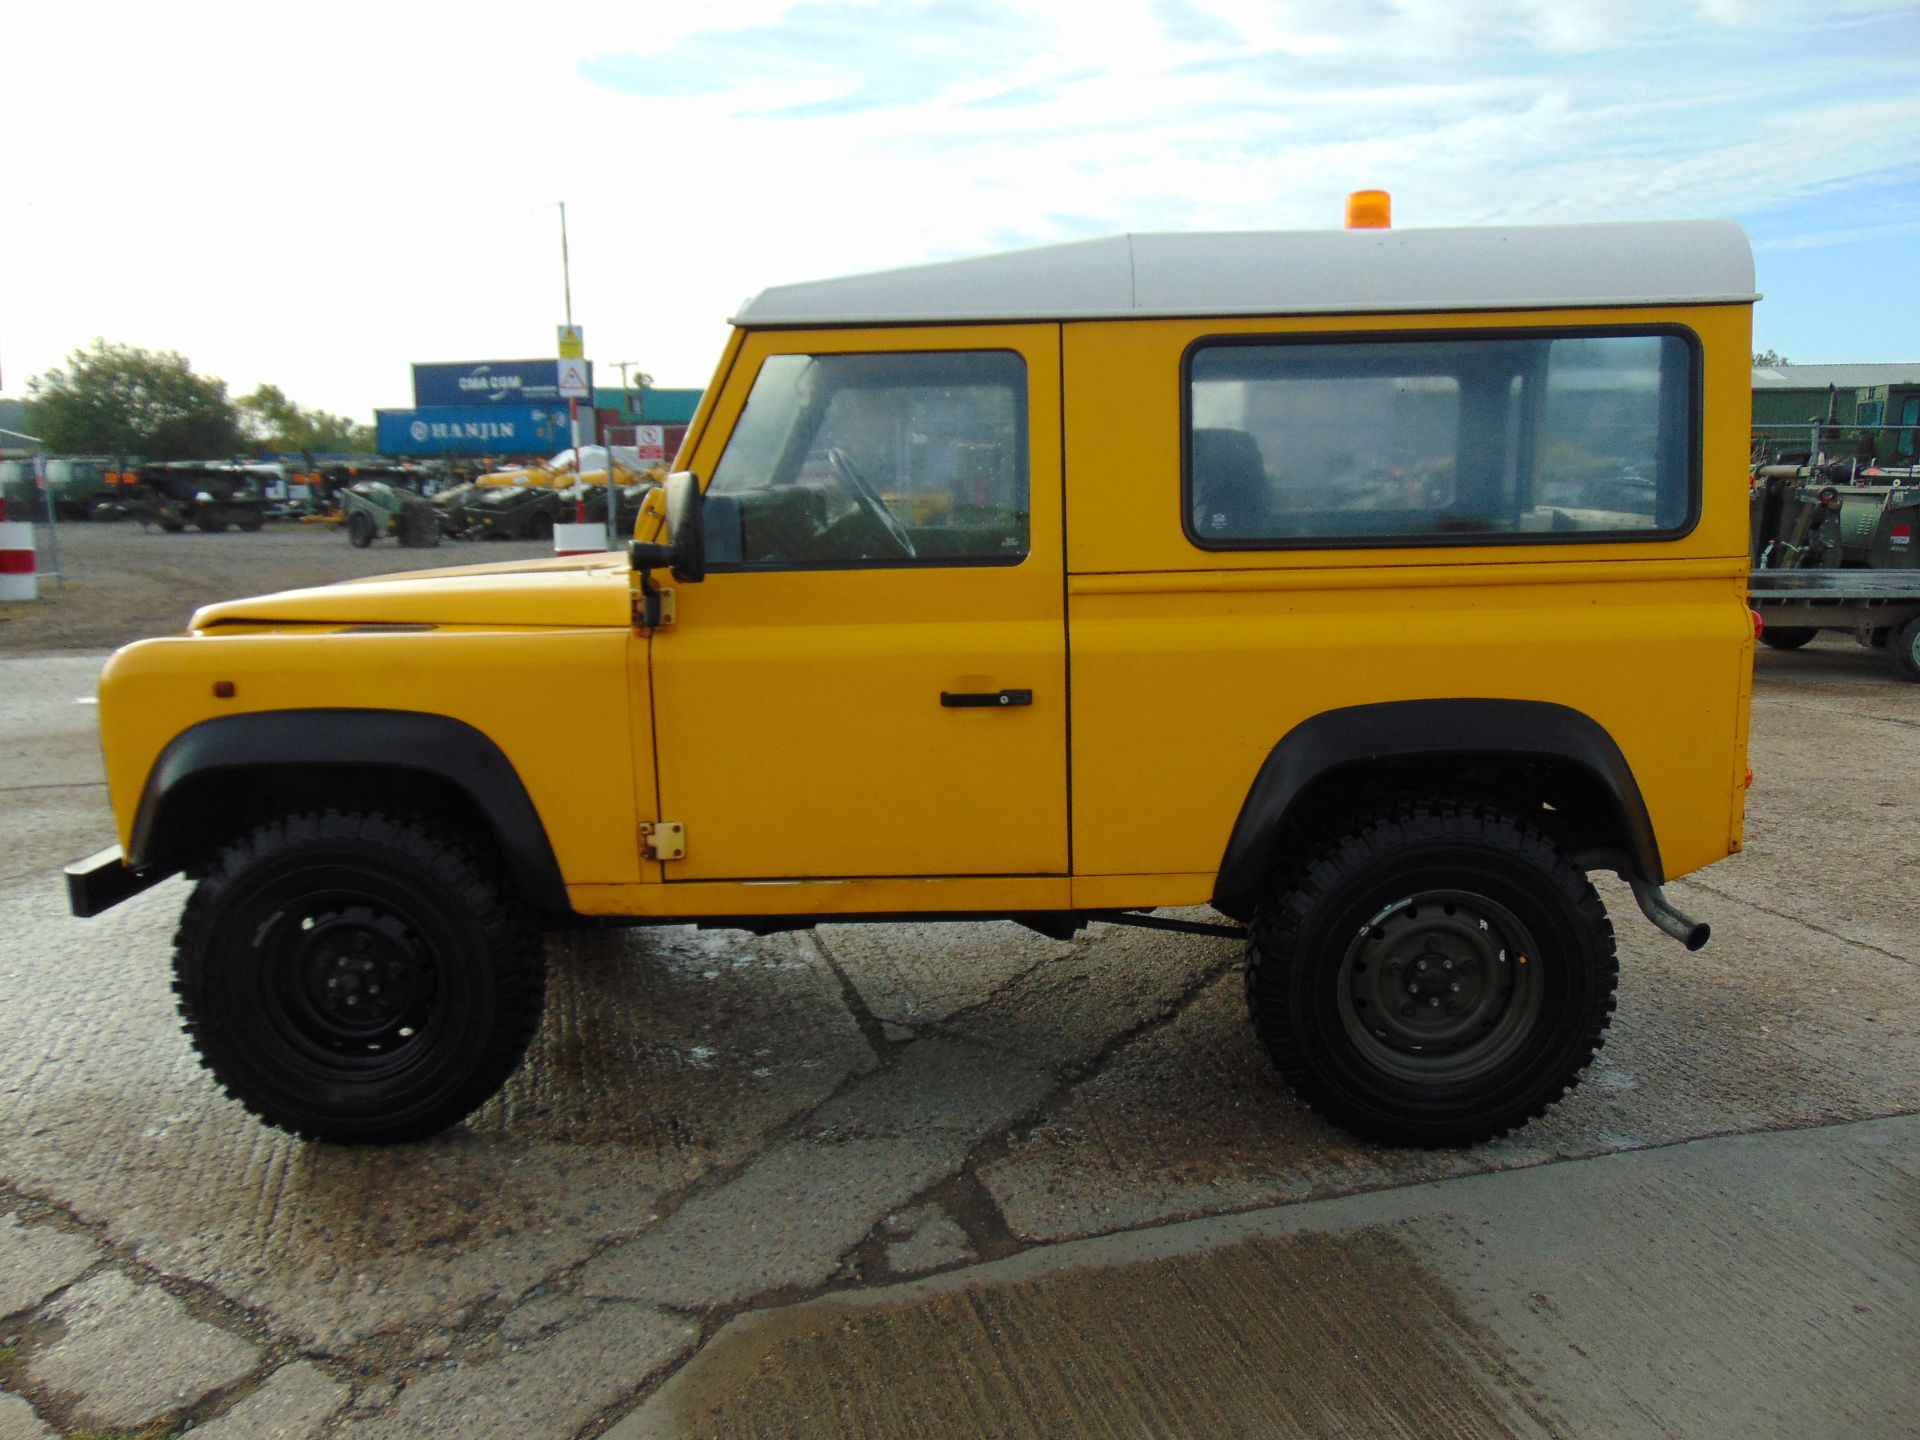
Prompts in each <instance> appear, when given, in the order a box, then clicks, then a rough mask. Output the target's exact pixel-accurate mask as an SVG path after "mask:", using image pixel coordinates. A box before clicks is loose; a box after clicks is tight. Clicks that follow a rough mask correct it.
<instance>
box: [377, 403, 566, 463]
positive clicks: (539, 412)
mask: <svg viewBox="0 0 1920 1440" xmlns="http://www.w3.org/2000/svg"><path fill="white" fill-rule="evenodd" d="M373 418H374V428H375V431H376V434H377V437H378V440H379V445H380V453H381V454H382V455H414V456H425V455H551V454H553V453H554V452H555V451H556V450H564V449H566V448H567V446H568V445H570V444H571V443H572V431H571V429H570V428H569V427H568V424H567V407H566V406H565V405H537V406H536V405H485V406H478V405H452V406H446V405H437V406H432V407H430V408H426V409H420V410H376V411H374V414H373Z"/></svg>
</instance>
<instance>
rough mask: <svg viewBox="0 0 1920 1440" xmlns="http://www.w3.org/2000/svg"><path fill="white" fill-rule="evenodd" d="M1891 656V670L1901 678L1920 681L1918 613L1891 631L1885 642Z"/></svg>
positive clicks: (1919, 620)
mask: <svg viewBox="0 0 1920 1440" xmlns="http://www.w3.org/2000/svg"><path fill="white" fill-rule="evenodd" d="M1887 651H1888V653H1889V654H1891V655H1892V656H1893V670H1894V673H1895V674H1896V675H1898V676H1899V677H1900V678H1901V679H1902V680H1912V681H1915V682H1920V615H1916V616H1914V617H1913V619H1911V620H1909V621H1907V623H1906V624H1904V625H1902V626H1901V627H1900V628H1899V629H1897V630H1895V631H1894V632H1893V638H1892V639H1891V640H1889V641H1888V642H1887Z"/></svg>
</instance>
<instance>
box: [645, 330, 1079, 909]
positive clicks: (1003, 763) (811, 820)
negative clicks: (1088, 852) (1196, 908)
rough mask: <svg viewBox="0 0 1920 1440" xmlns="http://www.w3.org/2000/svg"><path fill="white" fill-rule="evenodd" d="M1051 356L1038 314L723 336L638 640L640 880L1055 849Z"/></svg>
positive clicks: (900, 871)
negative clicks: (686, 500)
mask: <svg viewBox="0 0 1920 1440" xmlns="http://www.w3.org/2000/svg"><path fill="white" fill-rule="evenodd" d="M1059 376H1060V363H1059V331H1058V327H1054V326H1038V325H1036V326H994V327H968V328H939V329H917V330H904V329H889V330H878V331H875V330H867V331H850V330H827V331H813V332H807V331H781V332H769V333H757V334H750V335H749V336H747V337H746V340H745V342H744V343H743V345H742V346H741V348H740V350H739V352H738V358H737V359H736V362H735V364H734V365H733V367H732V369H731V371H730V372H729V374H728V377H727V380H726V382H725V386H724V388H723V391H722V393H721V395H720V397H719V399H718V401H717V403H716V406H715V410H714V415H713V422H712V423H711V424H710V425H709V426H707V427H706V429H705V432H704V434H703V437H702V439H701V441H700V442H699V444H698V446H697V448H696V449H695V451H694V454H693V456H692V463H691V467H690V468H692V469H694V470H695V471H696V472H697V473H698V474H699V475H701V477H702V478H703V479H705V480H707V482H708V484H707V496H708V499H707V504H706V523H707V527H708V537H709V554H710V556H712V557H714V558H713V559H712V560H711V561H710V564H709V570H708V575H707V578H706V579H705V581H704V582H702V583H699V584H694V585H680V586H677V587H675V588H676V591H677V594H676V612H677V613H676V617H675V620H674V623H673V624H671V625H670V626H665V627H663V628H661V629H660V630H658V631H656V632H654V635H653V637H652V640H651V642H650V656H649V663H650V665H651V667H652V682H653V684H652V690H653V703H654V710H655V715H654V719H655V746H656V751H655V758H656V762H657V772H658V777H659V793H660V812H659V813H660V816H661V818H662V819H663V820H668V821H676V822H679V823H680V824H682V825H683V826H684V827H685V845H686V853H685V856H684V858H681V859H676V860H671V861H667V862H663V864H662V877H661V878H662V879H664V880H665V881H667V882H669V883H672V882H674V881H683V880H684V881H713V880H774V879H792V880H799V879H848V878H879V877H936V876H986V875H994V876H1056V875H1058V876H1063V875H1065V874H1067V873H1068V870H1069V853H1068V817H1067V756H1066V747H1067V690H1066V637H1065V608H1064V585H1063V544H1062V534H1061V524H1062V518H1061V474H1060V454H1061V445H1060V421H1059V409H1060V405H1059ZM723 557H733V558H723Z"/></svg>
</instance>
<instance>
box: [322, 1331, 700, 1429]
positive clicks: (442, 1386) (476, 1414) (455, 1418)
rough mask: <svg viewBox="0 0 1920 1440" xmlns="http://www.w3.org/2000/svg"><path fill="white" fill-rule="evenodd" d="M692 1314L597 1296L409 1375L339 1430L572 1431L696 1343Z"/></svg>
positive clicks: (624, 1396)
mask: <svg viewBox="0 0 1920 1440" xmlns="http://www.w3.org/2000/svg"><path fill="white" fill-rule="evenodd" d="M699 1337H700V1330H699V1327H698V1326H696V1325H694V1324H693V1323H692V1322H691V1321H688V1320H685V1319H682V1318H679V1317H677V1316H672V1315H667V1314H664V1313H662V1312H661V1311H658V1310H654V1309H651V1308H649V1307H646V1306H640V1305H602V1306H595V1307H593V1309H592V1310H591V1311H590V1312H589V1313H587V1314H586V1315H585V1317H584V1318H583V1319H581V1321H580V1322H579V1323H578V1324H576V1325H573V1326H569V1327H567V1328H564V1329H561V1330H558V1331H555V1332H553V1333H551V1334H548V1335H545V1336H543V1337H542V1338H540V1339H538V1340H535V1341H531V1342H528V1343H526V1344H520V1345H513V1346H510V1347H509V1348H507V1349H505V1350H504V1351H503V1352H501V1353H499V1354H497V1355H492V1356H485V1357H481V1358H478V1359H473V1360H450V1361H446V1362H443V1363H441V1364H440V1365H438V1366H437V1367H435V1368H433V1369H431V1370H428V1371H426V1372H425V1373H423V1374H420V1375H418V1376H417V1377H416V1378H414V1379H413V1380H412V1381H410V1382H409V1383H408V1384H407V1385H406V1386H405V1387H404V1388H403V1389H402V1390H401V1391H400V1393H399V1394H398V1396H397V1397H396V1398H395V1399H394V1400H393V1402H392V1403H391V1404H390V1405H388V1406H387V1407H386V1408H385V1409H383V1410H380V1411H379V1412H377V1413H375V1414H371V1415H357V1416H353V1417H350V1418H349V1419H348V1421H347V1422H346V1423H344V1424H343V1425H342V1426H341V1427H340V1428H339V1430H338V1434H339V1436H340V1440H442V1437H444V1436H448V1435H457V1436H459V1437H460V1440H572V1437H573V1436H574V1435H576V1434H577V1433H578V1432H579V1431H580V1429H581V1427H582V1426H584V1425H586V1424H588V1423H589V1422H590V1421H592V1420H593V1419H594V1418H595V1417H596V1416H598V1415H599V1414H600V1413H601V1412H602V1411H604V1410H606V1409H607V1408H608V1407H609V1406H612V1405H615V1404H617V1403H618V1402H620V1401H621V1400H623V1399H625V1398H626V1397H628V1396H631V1395H632V1394H634V1393H635V1392H636V1391H637V1390H639V1389H640V1387H641V1386H643V1385H644V1384H645V1383H646V1381H647V1380H648V1378H649V1377H651V1376H652V1375H654V1374H655V1373H657V1372H658V1371H660V1370H661V1369H663V1368H665V1367H666V1366H668V1365H670V1364H672V1363H673V1362H674V1361H676V1360H678V1359H680V1358H681V1357H682V1356H683V1355H686V1354H687V1353H688V1352H690V1351H691V1350H692V1349H693V1347H694V1346H695V1344H697V1343H698V1341H699Z"/></svg>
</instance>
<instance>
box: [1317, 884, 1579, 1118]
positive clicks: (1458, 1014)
mask: <svg viewBox="0 0 1920 1440" xmlns="http://www.w3.org/2000/svg"><path fill="white" fill-rule="evenodd" d="M1544 988H1545V987H1544V983H1543V980H1542V972H1541V957H1540V949H1539V946H1538V945H1537V944H1536V943H1535V941H1534V938H1533V934H1532V932H1531V931H1529V930H1528V929H1527V927H1526V926H1525V925H1523V924H1521V922H1520V919H1519V917H1518V916H1516V915H1515V914H1514V913H1513V912H1512V911H1511V910H1509V909H1507V908H1506V907H1505V906H1504V905H1500V904H1497V903H1496V902H1494V901H1492V900H1489V899H1488V898H1487V897H1486V896H1484V895H1478V894H1474V893H1473V892H1471V891H1466V890H1424V891H1421V892H1420V893H1418V894H1416V895H1412V896H1409V897H1408V898H1406V899H1404V900H1397V901H1395V902H1394V903H1393V904H1391V905H1389V906H1387V907H1386V908H1384V909H1382V910H1381V911H1380V912H1379V913H1378V914H1376V915H1375V916H1373V918H1372V919H1370V920H1368V921H1367V923H1366V924H1365V925H1363V926H1361V927H1360V932H1359V933H1358V934H1357V935H1355V936H1354V938H1353V940H1352V942H1351V943H1350V944H1349V945H1348V946H1347V950H1346V954H1345V955H1343V956H1342V957H1341V961H1340V993H1339V1005H1340V1021H1341V1024H1342V1026H1343V1027H1344V1028H1345V1030H1346V1034H1347V1038H1348V1039H1349V1040H1351V1041H1352V1042H1353V1044H1354V1046H1355V1047H1356V1048H1357V1049H1358V1050H1359V1051H1360V1053H1361V1055H1362V1056H1364V1057H1365V1059H1366V1060H1367V1061H1368V1062H1369V1063H1370V1064H1372V1065H1373V1066H1375V1067H1376V1068H1378V1069H1380V1070H1382V1071H1384V1072H1386V1073H1387V1074H1389V1075H1392V1076H1395V1077H1397V1078H1399V1079H1402V1080H1408V1081H1415V1082H1419V1083H1423V1084H1434V1083H1440V1084H1447V1083H1457V1082H1461V1081H1468V1080H1475V1079H1478V1078H1480V1077H1481V1076H1483V1075H1486V1074H1488V1073H1489V1072H1491V1071H1493V1070H1496V1069H1497V1068H1499V1067H1500V1066H1501V1065H1502V1064H1504V1063H1505V1062H1506V1061H1507V1060H1509V1059H1511V1058H1512V1056H1513V1054H1514V1052H1515V1051H1517V1050H1518V1049H1519V1048H1520V1047H1521V1046H1522V1045H1523V1044H1524V1043H1525V1042H1526V1038H1527V1035H1528V1034H1529V1033H1530V1032H1531V1031H1532V1029H1533V1027H1534V1023H1535V1022H1536V1021H1537V1020H1538V1019H1539V1017H1540V1009H1541V1004H1542V1000H1543V994H1544Z"/></svg>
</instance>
